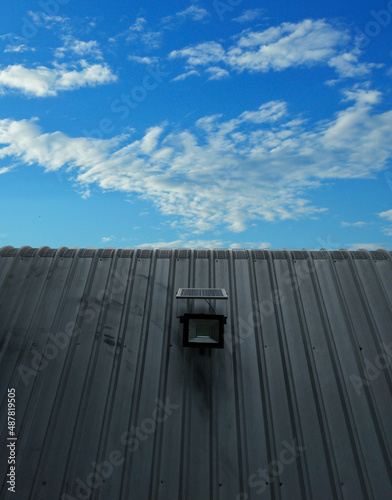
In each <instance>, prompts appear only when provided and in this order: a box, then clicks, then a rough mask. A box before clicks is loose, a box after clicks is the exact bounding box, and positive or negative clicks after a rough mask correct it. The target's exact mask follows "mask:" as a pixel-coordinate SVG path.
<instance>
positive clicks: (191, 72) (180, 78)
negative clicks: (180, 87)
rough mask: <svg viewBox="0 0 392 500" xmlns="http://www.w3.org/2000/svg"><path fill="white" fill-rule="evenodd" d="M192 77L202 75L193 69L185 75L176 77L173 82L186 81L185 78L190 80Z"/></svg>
mask: <svg viewBox="0 0 392 500" xmlns="http://www.w3.org/2000/svg"><path fill="white" fill-rule="evenodd" d="M190 76H200V73H199V72H198V71H196V70H195V69H191V70H189V71H186V72H185V73H181V75H178V76H176V77H175V78H173V80H172V82H181V81H182V80H185V78H188V77H190Z"/></svg>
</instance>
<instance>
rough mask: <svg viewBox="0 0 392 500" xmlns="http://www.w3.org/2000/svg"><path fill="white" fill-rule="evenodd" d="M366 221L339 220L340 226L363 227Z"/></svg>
mask: <svg viewBox="0 0 392 500" xmlns="http://www.w3.org/2000/svg"><path fill="white" fill-rule="evenodd" d="M367 224H368V222H363V221H358V222H344V221H342V222H341V225H342V227H363V226H366V225H367Z"/></svg>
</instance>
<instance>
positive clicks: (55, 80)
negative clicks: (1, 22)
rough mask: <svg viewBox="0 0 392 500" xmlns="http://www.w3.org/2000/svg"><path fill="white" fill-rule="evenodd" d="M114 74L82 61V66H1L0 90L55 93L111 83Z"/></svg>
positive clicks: (42, 93) (37, 94) (40, 95)
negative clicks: (77, 67)
mask: <svg viewBox="0 0 392 500" xmlns="http://www.w3.org/2000/svg"><path fill="white" fill-rule="evenodd" d="M116 79H117V77H116V76H115V75H114V74H113V73H112V72H111V70H110V68H109V67H108V66H106V65H102V64H92V65H89V64H87V63H85V62H84V61H81V68H79V69H75V68H69V67H65V66H56V67H54V68H47V67H46V66H38V67H37V68H26V67H24V66H22V65H21V64H15V65H13V66H7V67H6V68H3V69H0V90H5V89H11V90H19V91H21V92H23V93H24V94H26V95H30V96H36V97H46V96H55V95H57V92H58V91H60V90H74V89H77V88H79V87H85V86H87V85H90V86H95V85H102V84H106V83H110V82H113V81H115V80H116Z"/></svg>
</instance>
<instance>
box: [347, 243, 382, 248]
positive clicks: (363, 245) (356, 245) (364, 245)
mask: <svg viewBox="0 0 392 500" xmlns="http://www.w3.org/2000/svg"><path fill="white" fill-rule="evenodd" d="M385 246H386V245H385V243H351V244H350V245H348V246H347V249H348V250H379V249H380V248H385Z"/></svg>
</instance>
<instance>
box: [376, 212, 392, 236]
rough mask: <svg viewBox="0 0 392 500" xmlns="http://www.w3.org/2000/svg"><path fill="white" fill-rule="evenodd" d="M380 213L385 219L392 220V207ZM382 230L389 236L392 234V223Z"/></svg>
mask: <svg viewBox="0 0 392 500" xmlns="http://www.w3.org/2000/svg"><path fill="white" fill-rule="evenodd" d="M378 215H379V216H380V217H382V218H383V219H386V220H387V221H388V222H392V209H391V210H386V211H385V212H380V213H379V214H378ZM382 232H383V233H384V234H386V235H387V236H392V225H391V226H386V227H383V228H382Z"/></svg>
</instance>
